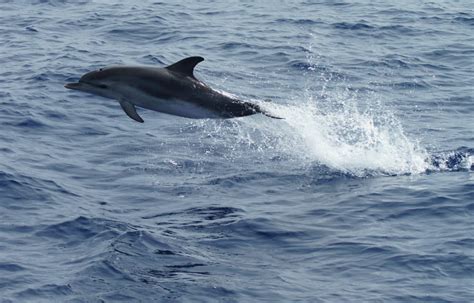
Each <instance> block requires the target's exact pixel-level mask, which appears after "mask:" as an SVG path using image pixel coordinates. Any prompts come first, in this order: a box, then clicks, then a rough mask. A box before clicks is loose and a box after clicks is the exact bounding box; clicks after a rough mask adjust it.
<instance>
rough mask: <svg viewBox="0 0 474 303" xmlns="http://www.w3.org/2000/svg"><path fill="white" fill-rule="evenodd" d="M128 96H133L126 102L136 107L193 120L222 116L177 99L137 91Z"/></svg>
mask: <svg viewBox="0 0 474 303" xmlns="http://www.w3.org/2000/svg"><path fill="white" fill-rule="evenodd" d="M127 95H130V96H133V97H131V98H126V100H127V101H129V102H131V103H133V104H135V105H136V106H138V107H142V108H146V109H150V110H154V111H157V112H161V113H165V114H170V115H176V116H181V117H186V118H193V119H215V118H221V115H219V113H218V112H216V111H213V110H210V109H207V108H205V107H202V106H199V105H197V104H195V103H192V102H189V101H185V100H180V99H176V98H170V99H163V98H157V97H154V96H150V95H148V94H145V93H143V92H142V91H138V90H135V91H134V92H133V94H127Z"/></svg>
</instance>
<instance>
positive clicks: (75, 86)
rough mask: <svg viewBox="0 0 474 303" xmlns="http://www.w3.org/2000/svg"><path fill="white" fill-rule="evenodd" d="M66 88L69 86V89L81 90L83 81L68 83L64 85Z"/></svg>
mask: <svg viewBox="0 0 474 303" xmlns="http://www.w3.org/2000/svg"><path fill="white" fill-rule="evenodd" d="M64 87H65V88H69V89H78V90H80V89H81V88H83V87H84V86H83V85H82V83H80V82H76V83H66V84H65V85H64Z"/></svg>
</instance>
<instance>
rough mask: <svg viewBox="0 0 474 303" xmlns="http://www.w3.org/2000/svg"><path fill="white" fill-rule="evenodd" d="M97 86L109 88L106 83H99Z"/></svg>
mask: <svg viewBox="0 0 474 303" xmlns="http://www.w3.org/2000/svg"><path fill="white" fill-rule="evenodd" d="M97 86H98V87H99V88H107V87H108V86H107V85H105V84H99V85H97Z"/></svg>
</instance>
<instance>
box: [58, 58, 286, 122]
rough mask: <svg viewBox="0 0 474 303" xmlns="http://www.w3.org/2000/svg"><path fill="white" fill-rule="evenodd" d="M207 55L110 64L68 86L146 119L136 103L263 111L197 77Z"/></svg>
mask: <svg viewBox="0 0 474 303" xmlns="http://www.w3.org/2000/svg"><path fill="white" fill-rule="evenodd" d="M203 60H204V58H202V57H189V58H186V59H183V60H181V61H178V62H176V63H174V64H171V65H170V66H167V67H164V68H156V67H147V66H116V67H107V68H101V69H99V70H95V71H92V72H89V73H86V74H85V75H83V76H82V77H81V79H80V80H79V82H77V83H67V84H66V85H65V87H66V88H69V89H75V90H80V91H84V92H88V93H91V94H95V95H99V96H102V97H105V98H110V99H116V100H118V101H119V103H120V105H121V106H122V109H123V110H124V111H125V113H126V114H127V115H128V116H129V117H130V118H132V119H133V120H135V121H137V122H141V123H143V122H144V121H143V119H142V118H141V117H140V116H139V115H138V113H137V111H136V109H135V106H138V107H143V108H146V109H151V110H154V111H157V112H162V113H167V114H171V115H176V116H181V117H187V118H194V119H203V118H224V119H225V118H234V117H244V116H249V115H253V114H256V113H262V114H264V115H266V116H268V117H271V118H275V119H281V118H278V117H275V116H272V115H270V114H269V113H267V112H266V111H264V110H263V109H262V108H261V107H260V106H259V105H257V104H253V103H250V102H244V101H240V100H238V99H236V98H233V97H229V96H226V95H224V94H222V93H220V92H217V91H215V90H213V89H212V88H210V87H209V86H207V85H206V84H204V83H203V82H201V81H199V80H198V79H196V77H194V73H193V71H194V67H195V66H196V65H197V64H198V63H199V62H201V61H203Z"/></svg>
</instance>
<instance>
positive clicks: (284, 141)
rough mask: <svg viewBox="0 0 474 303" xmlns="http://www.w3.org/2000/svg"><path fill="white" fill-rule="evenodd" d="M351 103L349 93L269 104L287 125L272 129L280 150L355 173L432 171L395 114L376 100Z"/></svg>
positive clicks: (423, 154)
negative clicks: (360, 104)
mask: <svg viewBox="0 0 474 303" xmlns="http://www.w3.org/2000/svg"><path fill="white" fill-rule="evenodd" d="M344 98H347V99H344ZM334 101H337V102H334ZM353 101H354V100H353V98H348V97H347V96H344V97H343V98H342V99H341V98H339V97H338V98H337V100H334V99H332V100H331V99H327V98H326V100H324V102H325V105H324V106H320V105H319V104H320V102H319V101H318V100H316V99H315V98H313V97H310V98H308V99H306V101H305V102H300V103H299V104H298V105H297V106H296V105H287V106H281V105H274V104H273V105H269V104H268V105H267V108H269V109H270V110H271V111H272V112H273V113H275V114H277V115H280V116H282V117H284V118H285V124H286V125H284V126H280V127H275V124H274V123H273V129H272V130H271V131H272V132H273V133H274V135H276V136H278V137H279V138H280V140H279V148H280V150H281V151H283V152H285V153H291V154H293V155H294V156H298V157H299V158H300V159H302V160H303V159H304V161H309V162H311V163H318V164H321V165H325V166H327V167H329V168H331V169H334V170H337V171H340V172H343V173H348V174H351V175H354V176H366V175H368V174H370V175H377V174H388V175H393V174H395V175H399V174H417V173H421V172H424V171H426V170H427V169H428V167H429V163H428V162H427V161H426V159H427V158H428V153H427V152H426V150H425V149H423V148H422V147H420V146H419V144H418V143H417V142H416V141H414V140H411V139H410V138H409V137H408V136H407V135H406V134H405V132H404V130H403V128H402V126H401V124H400V123H399V120H397V119H396V117H395V116H394V115H393V114H392V113H390V112H389V111H387V110H382V107H380V106H373V105H374V104H372V106H368V107H366V108H365V109H361V108H360V107H359V106H358V105H357V103H356V102H353ZM267 126H268V124H267ZM270 127H271V126H270Z"/></svg>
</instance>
